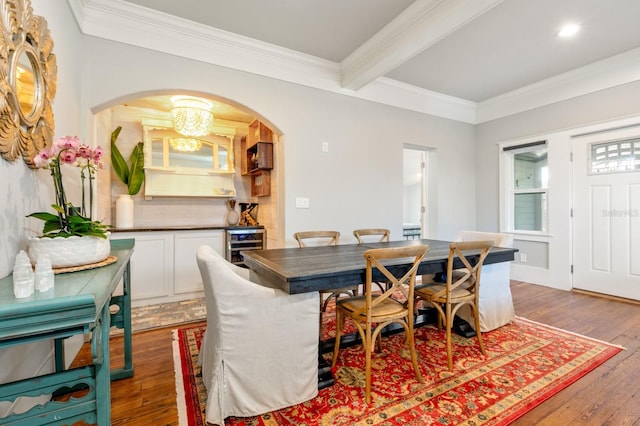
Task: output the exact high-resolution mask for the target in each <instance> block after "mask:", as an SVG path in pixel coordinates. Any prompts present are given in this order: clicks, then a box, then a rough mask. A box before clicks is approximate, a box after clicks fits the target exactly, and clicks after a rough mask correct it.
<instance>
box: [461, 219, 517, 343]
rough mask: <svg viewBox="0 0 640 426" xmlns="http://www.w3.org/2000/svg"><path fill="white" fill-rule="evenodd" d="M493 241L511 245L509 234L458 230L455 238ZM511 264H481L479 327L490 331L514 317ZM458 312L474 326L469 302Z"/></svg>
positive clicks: (494, 243)
mask: <svg viewBox="0 0 640 426" xmlns="http://www.w3.org/2000/svg"><path fill="white" fill-rule="evenodd" d="M487 240H488V241H493V245H494V247H513V236H512V235H511V234H503V233H492V232H476V231H460V232H459V233H458V235H457V236H456V238H455V239H454V241H487ZM510 275H511V264H510V263H509V262H500V263H492V264H485V265H484V266H483V267H482V286H481V287H480V296H479V301H478V309H479V312H480V331H483V332H485V331H491V330H494V329H496V328H498V327H502V326H503V325H505V324H508V323H510V322H512V321H513V320H514V319H515V315H516V314H515V310H514V308H513V299H512V297H511V284H510ZM458 316H459V317H460V318H462V319H463V320H465V321H467V322H468V323H469V325H471V327H472V328H474V330H475V323H474V319H473V314H472V313H471V309H469V307H468V306H463V307H462V308H460V310H459V311H458Z"/></svg>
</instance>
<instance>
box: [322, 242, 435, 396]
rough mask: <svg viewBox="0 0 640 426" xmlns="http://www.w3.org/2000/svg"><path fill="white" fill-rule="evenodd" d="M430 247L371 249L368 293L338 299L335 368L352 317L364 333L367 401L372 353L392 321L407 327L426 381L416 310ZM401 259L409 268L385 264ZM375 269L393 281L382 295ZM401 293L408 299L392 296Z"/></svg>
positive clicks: (419, 377) (413, 356) (367, 255)
mask: <svg viewBox="0 0 640 426" xmlns="http://www.w3.org/2000/svg"><path fill="white" fill-rule="evenodd" d="M428 250H429V246H426V245H418V246H411V247H390V248H376V249H370V250H367V251H366V252H365V253H364V258H365V259H366V262H367V269H366V282H365V285H364V294H363V295H360V296H352V297H346V298H342V299H339V300H337V301H336V338H335V346H334V349H333V359H332V361H331V367H332V368H333V367H335V366H336V362H337V360H338V352H339V350H340V338H341V336H342V328H343V326H344V320H345V318H346V317H349V318H350V319H351V320H352V322H353V323H354V324H355V326H356V328H357V330H358V333H359V334H360V337H361V339H362V345H363V349H364V351H365V399H366V402H367V404H369V403H370V402H371V358H372V353H373V351H374V347H375V346H376V343H377V346H378V349H379V348H380V346H381V340H382V339H381V335H380V333H381V331H382V329H383V328H384V327H386V326H387V325H389V324H391V323H398V324H400V325H402V327H403V328H404V331H405V333H406V340H405V343H406V344H407V345H408V346H409V352H410V354H411V362H412V364H413V369H414V372H415V375H416V379H417V380H418V381H419V382H420V383H424V379H423V378H422V375H421V374H420V369H419V367H418V356H417V354H416V350H415V342H414V335H413V320H414V318H413V312H414V302H415V299H414V287H415V280H416V272H417V270H418V266H419V265H420V262H421V261H422V259H423V257H424V255H425V254H426V253H427V251H428ZM397 259H406V260H407V262H408V264H406V265H405V266H406V267H400V268H395V267H394V268H390V266H385V263H387V262H388V261H392V260H397ZM393 263H397V262H393ZM390 269H391V270H390ZM374 270H378V271H379V272H380V273H381V274H382V275H383V276H384V277H385V280H387V281H388V282H389V283H390V285H389V287H388V289H387V290H386V291H385V292H383V293H382V294H377V293H376V294H373V293H372V291H371V290H372V289H371V284H372V283H373V276H374V274H373V271H374ZM397 292H402V294H403V295H404V298H405V300H404V301H400V300H397V299H394V298H392V297H391V296H392V295H394V293H397Z"/></svg>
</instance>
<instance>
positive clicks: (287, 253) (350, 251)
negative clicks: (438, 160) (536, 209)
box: [240, 239, 518, 294]
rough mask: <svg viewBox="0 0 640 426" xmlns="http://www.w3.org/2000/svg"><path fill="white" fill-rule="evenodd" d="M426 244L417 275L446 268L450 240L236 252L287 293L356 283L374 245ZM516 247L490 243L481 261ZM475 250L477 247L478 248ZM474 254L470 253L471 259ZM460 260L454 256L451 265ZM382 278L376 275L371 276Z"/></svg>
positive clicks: (509, 255) (500, 257)
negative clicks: (425, 250)
mask: <svg viewBox="0 0 640 426" xmlns="http://www.w3.org/2000/svg"><path fill="white" fill-rule="evenodd" d="M420 244H424V245H428V246H429V251H428V252H427V254H426V255H425V257H424V259H423V260H422V262H421V263H420V266H419V267H418V275H425V274H437V273H442V272H446V270H447V260H448V258H449V245H450V244H451V241H443V240H431V239H420V240H401V241H390V242H376V243H364V244H339V245H335V246H318V247H302V248H299V247H291V248H280V249H263V250H246V251H241V252H240V254H241V255H242V256H243V258H244V263H245V265H246V266H247V267H248V268H249V269H250V270H251V272H252V273H253V274H256V275H257V276H258V277H259V278H260V280H261V281H262V282H265V281H266V282H268V283H269V284H270V285H273V286H274V287H277V288H279V289H281V290H283V291H285V292H287V293H289V294H296V293H305V292H311V291H327V290H334V289H339V288H343V287H348V286H351V285H358V284H362V283H364V282H365V279H366V261H365V258H364V252H365V251H367V250H369V249H374V248H384V247H407V246H415V245H420ZM517 251H518V250H517V249H515V248H508V247H492V248H491V251H490V252H489V254H488V255H487V257H486V259H485V261H484V264H485V265H486V264H491V263H498V262H510V261H512V260H514V257H515V253H516V252H517ZM478 253H479V251H478ZM475 258H477V256H473V255H471V256H470V259H472V260H473V259H475ZM410 262H411V260H410V259H406V260H397V261H395V263H396V265H395V266H394V265H393V264H389V265H390V266H389V267H390V270H391V271H393V270H394V269H395V268H402V267H406V266H407V264H409V263H410ZM456 267H462V263H457V259H456V260H454V269H455V268H456ZM376 278H379V279H382V275H376V274H375V271H374V276H373V280H374V281H376Z"/></svg>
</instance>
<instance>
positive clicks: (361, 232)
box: [353, 228, 391, 291]
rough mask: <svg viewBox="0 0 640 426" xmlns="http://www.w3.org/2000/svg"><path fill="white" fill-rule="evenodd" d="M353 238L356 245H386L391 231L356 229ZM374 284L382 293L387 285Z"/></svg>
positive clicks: (383, 229) (381, 283)
mask: <svg viewBox="0 0 640 426" xmlns="http://www.w3.org/2000/svg"><path fill="white" fill-rule="evenodd" d="M353 236H354V237H356V240H357V241H358V244H366V243H368V242H373V243H388V242H389V241H391V231H390V230H388V229H385V228H364V229H356V230H354V231H353ZM375 284H376V285H377V286H378V288H380V291H384V289H385V288H386V287H387V283H384V282H376V283H375Z"/></svg>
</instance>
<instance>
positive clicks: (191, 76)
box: [82, 37, 475, 244]
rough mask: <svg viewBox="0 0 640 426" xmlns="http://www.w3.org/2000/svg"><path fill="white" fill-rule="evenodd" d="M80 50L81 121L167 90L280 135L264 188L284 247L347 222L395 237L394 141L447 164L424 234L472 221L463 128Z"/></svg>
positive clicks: (147, 55)
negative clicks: (242, 114)
mask: <svg viewBox="0 0 640 426" xmlns="http://www.w3.org/2000/svg"><path fill="white" fill-rule="evenodd" d="M82 56H83V60H84V64H85V68H84V71H83V87H84V88H85V90H83V93H82V96H83V101H82V103H83V105H86V106H87V107H88V108H90V109H91V111H85V113H86V117H83V124H84V123H85V122H88V121H89V119H90V116H91V113H92V112H93V113H96V112H98V111H100V110H103V109H104V108H106V107H109V106H111V105H113V104H118V103H121V102H122V100H123V99H125V98H131V97H139V96H140V95H141V94H144V93H150V92H158V91H167V90H182V91H185V90H186V91H196V92H201V93H208V94H211V95H215V96H218V97H222V98H226V99H229V100H231V101H233V102H235V103H238V104H240V105H243V106H245V107H246V108H248V109H250V110H251V111H253V112H255V113H256V115H258V116H262V117H264V118H266V119H267V120H268V121H269V122H270V123H272V124H273V126H274V127H275V128H277V129H278V130H279V131H280V132H281V133H282V136H281V138H280V139H279V143H280V144H282V147H283V148H282V149H283V152H282V159H283V161H284V165H282V164H281V165H280V170H282V171H283V175H282V177H281V179H280V182H281V186H280V187H279V188H277V189H276V188H272V191H273V192H272V193H274V192H275V193H277V194H278V196H282V197H283V205H284V227H283V228H282V229H278V230H277V231H278V232H279V233H280V236H281V237H283V238H285V239H286V240H287V243H288V244H292V243H293V241H292V239H291V235H292V234H293V233H294V232H296V231H299V230H304V229H307V230H309V229H337V230H338V231H340V232H341V233H342V234H343V235H344V236H345V237H346V238H345V240H346V241H350V237H348V236H350V235H351V231H352V230H353V229H355V228H361V227H385V228H389V229H391V230H392V237H393V238H401V237H402V147H403V144H411V145H419V146H428V147H432V148H435V149H436V150H437V154H438V158H439V159H440V160H441V161H442V162H443V164H450V165H452V167H441V168H440V169H439V170H440V172H441V174H440V176H439V190H438V191H437V193H438V194H439V199H438V206H439V212H438V217H439V220H440V222H439V228H438V230H437V232H436V233H434V234H433V235H432V236H433V237H440V238H447V237H453V236H454V235H455V234H456V233H457V231H458V230H459V229H461V228H469V229H473V228H474V227H475V210H474V209H475V207H474V205H475V185H474V166H475V149H474V128H473V126H472V125H468V124H464V123H460V122H455V121H451V120H447V119H442V118H436V117H433V116H427V115H424V114H420V113H416V112H411V111H406V110H402V109H399V108H395V107H389V106H385V105H381V104H377V103H373V102H368V101H363V100H359V99H355V98H352V97H347V96H342V95H337V94H334V93H328V92H323V91H320V90H316V89H311V88H307V87H303V86H298V85H295V84H290V83H286V82H282V81H279V80H273V79H269V78H265V77H260V76H257V75H253V74H247V73H244V72H239V71H234V70H230V69H227V68H223V67H219V66H214V65H209V64H205V63H201V62H198V61H193V60H188V59H184V58H179V57H175V56H172V55H167V54H163V53H159V52H156V51H150V50H147V49H142V48H137V47H133V46H129V45H124V44H120V43H116V42H112V41H108V40H104V39H100V38H95V37H85V39H84V53H83V55H82ZM322 141H327V142H328V143H329V152H327V153H324V152H322V151H321V143H322ZM272 184H273V183H272ZM296 197H307V198H309V200H310V208H309V209H296V208H295V198H296ZM259 201H260V202H262V199H260V200H259ZM461 206H462V207H461ZM167 220H168V221H169V220H170V218H168V219H167Z"/></svg>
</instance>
